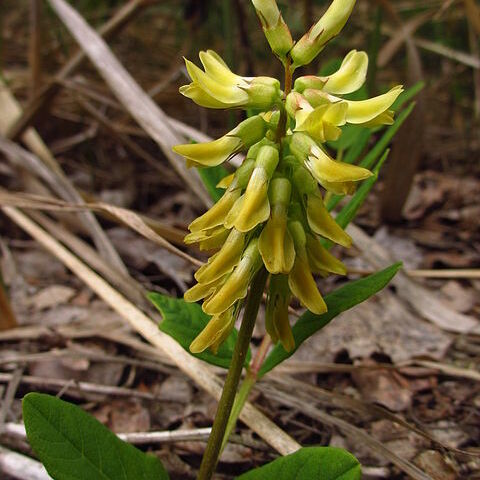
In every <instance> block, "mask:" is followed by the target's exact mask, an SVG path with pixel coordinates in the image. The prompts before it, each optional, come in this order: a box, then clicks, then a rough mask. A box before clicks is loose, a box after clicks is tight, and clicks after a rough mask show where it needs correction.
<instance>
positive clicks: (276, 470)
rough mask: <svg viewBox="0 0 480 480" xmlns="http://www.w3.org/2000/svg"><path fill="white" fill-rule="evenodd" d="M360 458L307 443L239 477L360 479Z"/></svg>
mask: <svg viewBox="0 0 480 480" xmlns="http://www.w3.org/2000/svg"><path fill="white" fill-rule="evenodd" d="M361 478H362V470H361V467H360V463H359V462H358V460H357V459H356V458H355V457H354V456H353V455H352V454H351V453H348V452H347V451H346V450H342V449H341V448H335V447H306V448H301V449H300V450H298V451H297V452H295V453H292V454H291V455H287V456H285V457H281V458H277V459H276V460H274V461H273V462H270V463H268V464H267V465H264V466H263V467H260V468H255V469H254V470H250V471H249V472H247V473H244V474H243V475H240V476H239V477H237V480H360V479H361Z"/></svg>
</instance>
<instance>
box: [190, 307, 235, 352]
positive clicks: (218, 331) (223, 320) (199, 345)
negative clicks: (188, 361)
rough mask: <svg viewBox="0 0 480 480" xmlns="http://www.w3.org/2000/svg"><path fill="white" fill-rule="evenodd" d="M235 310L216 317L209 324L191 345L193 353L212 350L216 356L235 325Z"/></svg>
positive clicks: (231, 309)
mask: <svg viewBox="0 0 480 480" xmlns="http://www.w3.org/2000/svg"><path fill="white" fill-rule="evenodd" d="M233 310H234V309H233V308H229V309H228V310H226V311H225V312H223V313H221V314H220V315H215V316H214V317H212V318H211V319H210V321H209V322H208V323H207V325H206V327H205V328H204V329H203V330H202V331H201V332H200V334H199V335H198V336H197V337H196V338H195V340H193V342H192V343H191V344H190V351H191V352H192V353H201V352H203V351H204V350H206V349H207V348H210V350H212V352H213V353H214V354H216V353H217V351H218V348H219V347H220V345H221V344H222V343H223V342H224V341H225V340H226V339H227V338H228V337H229V335H230V333H231V332H232V330H233V327H234V325H235V317H234V315H233Z"/></svg>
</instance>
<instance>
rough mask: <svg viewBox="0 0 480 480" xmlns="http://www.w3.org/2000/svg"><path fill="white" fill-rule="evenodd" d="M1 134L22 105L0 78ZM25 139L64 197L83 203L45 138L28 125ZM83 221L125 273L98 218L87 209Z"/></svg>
mask: <svg viewBox="0 0 480 480" xmlns="http://www.w3.org/2000/svg"><path fill="white" fill-rule="evenodd" d="M0 105H1V113H2V115H0V133H1V134H5V133H6V131H7V130H8V128H9V127H10V126H11V125H12V123H13V122H15V120H16V119H17V118H18V117H20V116H21V115H22V108H21V106H20V105H19V104H18V102H17V101H16V100H15V98H14V97H13V95H12V94H11V93H10V92H9V90H8V89H7V86H6V85H5V84H4V83H3V82H2V81H1V80H0ZM22 140H23V142H24V143H25V145H27V147H28V148H29V149H30V150H31V151H32V152H33V153H34V154H35V155H36V156H37V157H38V159H39V161H38V162H37V163H40V164H42V163H43V165H44V167H45V168H44V170H45V172H47V173H48V172H49V176H50V177H51V178H53V179H54V183H55V184H58V185H59V186H62V191H63V198H64V199H65V200H73V201H76V202H81V201H82V199H81V196H80V195H79V194H78V192H77V191H76V190H75V187H74V186H73V184H72V183H71V182H70V180H69V179H68V178H67V176H66V175H65V174H64V173H63V170H62V169H61V167H60V165H59V164H58V163H57V161H56V160H55V158H54V157H53V156H52V154H51V152H50V150H49V149H48V147H47V146H46V145H45V143H44V142H43V141H42V139H41V137H40V136H39V135H38V133H37V132H36V131H35V130H33V129H32V128H29V129H28V130H27V131H26V132H25V133H24V134H23V135H22ZM79 218H80V221H81V222H82V223H83V224H84V225H85V227H86V228H87V231H89V232H90V235H91V236H92V239H93V241H94V243H95V245H96V247H97V248H98V250H99V252H100V253H101V255H102V256H103V257H104V258H105V259H106V260H107V261H109V262H110V263H111V264H112V266H114V267H115V268H116V269H117V270H119V271H120V272H123V273H126V268H125V266H124V265H123V263H122V261H121V259H120V257H119V256H118V254H117V252H116V251H115V249H114V248H113V246H112V244H111V242H110V240H109V239H108V237H107V235H106V234H105V232H104V231H103V230H102V228H101V226H100V224H99V223H98V221H97V219H96V218H95V216H94V215H93V213H91V212H84V213H82V214H81V215H80V217H79Z"/></svg>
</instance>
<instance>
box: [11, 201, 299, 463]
mask: <svg viewBox="0 0 480 480" xmlns="http://www.w3.org/2000/svg"><path fill="white" fill-rule="evenodd" d="M3 212H4V213H5V214H6V215H7V216H8V217H9V218H10V219H12V220H13V221H14V222H15V223H16V224H17V225H18V226H20V227H21V228H22V229H23V230H25V231H26V232H27V233H28V234H29V235H31V236H32V237H33V238H35V239H36V240H37V241H38V242H39V243H40V244H41V245H43V247H44V248H46V249H47V250H48V251H50V252H51V253H52V254H53V255H54V256H56V257H57V258H58V259H59V260H60V261H61V262H62V263H63V264H64V265H65V266H66V267H67V268H69V269H70V270H71V271H72V272H73V273H75V274H76V275H77V276H78V277H79V278H80V279H81V280H83V281H84V282H85V283H86V284H87V285H88V286H89V287H90V288H91V289H92V290H93V291H94V292H95V293H96V294H97V295H98V296H99V297H100V298H102V299H103V300H104V301H105V303H107V304H108V305H110V307H111V308H112V309H113V310H115V311H116V312H117V313H118V314H119V315H121V316H122V317H123V318H124V319H125V320H126V321H128V323H129V324H130V325H131V326H132V327H133V328H134V329H135V330H136V331H137V332H138V333H139V334H140V335H142V336H143V337H144V338H145V339H146V340H147V341H148V342H150V343H151V344H153V345H154V346H156V347H157V348H159V349H160V350H161V351H162V352H164V353H165V354H166V355H167V356H168V357H169V358H170V359H171V360H172V361H173V362H174V363H175V364H176V365H177V366H178V368H179V369H180V370H182V371H183V372H184V373H185V374H186V375H188V376H189V377H190V378H192V379H193V380H194V381H195V382H196V383H197V385H198V386H199V387H200V388H203V389H204V390H206V391H207V392H208V393H210V394H211V395H212V396H213V397H214V398H216V399H219V398H220V396H221V392H222V387H221V384H220V382H219V379H218V378H217V377H216V375H214V374H213V373H212V371H211V369H210V368H209V367H207V366H206V365H204V364H203V363H202V362H201V361H200V360H197V359H196V358H194V357H192V356H191V355H190V354H188V353H187V352H186V351H185V350H184V349H183V348H182V347H181V346H180V345H179V344H178V343H177V342H176V341H175V340H174V339H173V338H171V337H169V336H168V335H166V334H164V333H163V332H161V331H160V330H159V329H158V327H157V326H156V325H155V324H154V323H153V322H152V321H151V320H150V318H148V317H147V316H146V315H145V314H144V313H143V312H142V311H140V310H139V309H138V308H137V307H135V305H133V304H132V303H131V302H129V301H128V300H126V299H125V297H123V296H122V295H121V294H119V293H118V292H117V291H116V290H115V289H114V288H112V287H111V286H110V285H109V284H108V283H107V282H105V280H103V278H101V277H100V276H99V275H97V274H96V273H95V272H93V271H92V270H90V269H89V268H88V267H87V266H86V265H85V264H84V263H83V262H81V261H80V260H79V259H78V258H76V257H75V256H74V255H72V254H71V253H70V252H69V251H68V250H67V249H66V248H64V247H63V246H62V245H60V244H59V243H58V242H57V241H56V240H55V239H53V238H52V237H51V236H50V235H49V234H48V233H47V232H45V231H44V230H42V229H41V228H40V227H39V226H38V225H36V224H35V223H33V222H32V221H31V220H29V218H28V217H26V216H25V215H24V214H23V213H21V212H20V211H19V210H17V209H15V208H10V207H4V208H3ZM240 419H241V420H242V421H243V422H244V423H245V424H246V425H248V426H249V427H250V428H251V429H252V430H253V431H254V432H256V433H257V434H258V435H259V436H260V437H262V438H263V439H264V440H265V441H266V442H267V443H268V444H269V445H271V446H272V447H273V448H274V449H275V450H277V451H278V452H279V453H280V454H282V455H288V454H289V453H292V452H294V451H296V450H298V449H299V448H300V445H299V444H298V443H297V442H296V441H295V440H293V439H292V438H291V437H290V436H289V435H287V434H286V433H285V432H284V431H283V430H281V429H280V428H279V427H278V426H277V425H275V424H274V423H273V422H272V421H271V420H269V419H268V418H267V417H266V416H265V415H263V414H262V413H261V412H260V411H259V410H258V409H256V408H255V407H254V406H253V405H252V404H251V403H248V402H247V403H246V404H245V406H244V408H243V411H242V414H241V415H240Z"/></svg>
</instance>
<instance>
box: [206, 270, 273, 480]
mask: <svg viewBox="0 0 480 480" xmlns="http://www.w3.org/2000/svg"><path fill="white" fill-rule="evenodd" d="M267 277H268V273H267V271H266V270H265V268H263V267H262V269H261V270H260V271H259V272H258V273H257V274H256V275H255V277H254V279H253V281H252V284H251V287H250V294H249V296H248V299H247V303H246V306H245V313H244V315H243V320H242V325H241V327H240V331H239V333H238V339H237V342H236V344H235V349H234V351H233V357H232V363H231V364H230V368H229V370H228V374H227V378H226V380H225V385H224V386H223V391H222V396H221V398H220V401H219V403H218V408H217V413H216V415H215V420H214V422H213V426H212V433H211V434H210V437H209V439H208V443H207V447H206V450H205V453H204V455H203V458H202V464H201V465H200V470H199V472H198V480H210V479H211V478H212V475H213V473H214V472H215V468H216V466H217V462H218V458H219V455H220V451H221V447H222V442H223V438H224V436H225V431H226V428H227V423H228V419H229V418H230V413H231V411H232V407H233V402H234V399H235V394H236V392H237V388H238V384H239V382H240V376H241V374H242V370H243V365H244V363H245V358H246V356H247V352H248V347H249V345H250V340H251V338H252V333H253V328H254V326H255V322H256V320H257V314H258V308H259V306H260V302H261V300H262V295H263V290H264V289H265V284H266V282H267Z"/></svg>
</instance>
